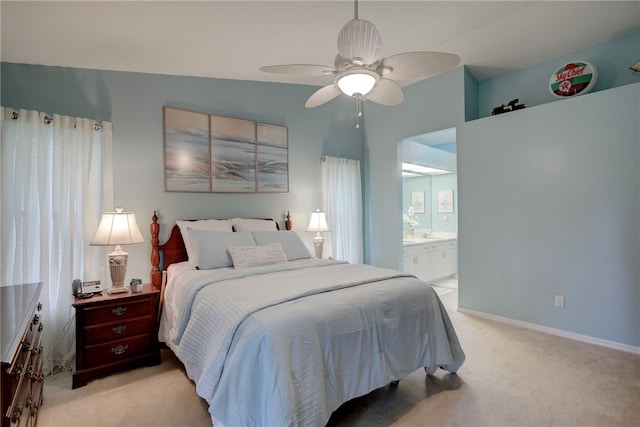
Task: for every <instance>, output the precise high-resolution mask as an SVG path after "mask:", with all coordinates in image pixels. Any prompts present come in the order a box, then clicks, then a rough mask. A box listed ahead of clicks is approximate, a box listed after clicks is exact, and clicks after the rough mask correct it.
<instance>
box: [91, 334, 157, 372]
mask: <svg viewBox="0 0 640 427" xmlns="http://www.w3.org/2000/svg"><path fill="white" fill-rule="evenodd" d="M151 342H152V341H151V335H150V334H144V335H136V336H133V337H130V338H125V339H121V340H114V341H109V342H107V343H104V344H97V345H90V346H86V347H85V348H84V352H85V360H86V361H87V365H88V366H89V367H90V366H99V365H103V364H106V363H111V362H118V361H121V360H126V359H128V358H130V357H131V356H135V355H136V354H142V353H145V352H149V349H150V348H152V347H151Z"/></svg>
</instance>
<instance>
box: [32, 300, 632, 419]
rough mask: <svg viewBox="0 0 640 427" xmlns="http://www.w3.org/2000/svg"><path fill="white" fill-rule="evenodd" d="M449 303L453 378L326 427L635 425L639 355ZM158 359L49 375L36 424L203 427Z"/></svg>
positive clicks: (348, 413)
mask: <svg viewBox="0 0 640 427" xmlns="http://www.w3.org/2000/svg"><path fill="white" fill-rule="evenodd" d="M457 297H458V295H457V291H453V292H449V293H446V294H444V295H442V296H441V299H442V301H443V302H444V304H445V306H446V307H447V309H448V311H449V313H450V316H451V318H452V321H453V323H454V325H455V327H456V329H457V331H458V336H459V338H460V341H461V343H462V346H463V348H464V350H465V353H466V355H467V360H466V362H465V364H464V365H463V366H462V368H461V369H460V371H459V372H458V375H452V374H448V373H446V372H444V371H441V370H439V371H438V372H437V373H436V375H435V376H434V377H427V376H426V375H425V374H424V371H423V370H421V369H420V370H418V371H416V372H414V373H412V374H411V375H409V376H407V377H406V378H405V379H403V380H401V381H400V383H399V384H398V386H397V387H391V386H389V387H384V388H382V389H380V390H376V391H374V392H372V393H370V394H369V395H367V396H363V397H361V398H358V399H354V400H352V401H351V402H348V403H346V404H344V405H343V406H342V407H341V408H339V409H338V410H337V411H336V412H335V413H334V416H333V417H332V419H331V421H330V422H329V425H330V426H334V427H335V426H363V427H370V426H403V427H404V426H491V427H494V426H597V427H615V426H620V427H622V426H625V427H626V426H629V427H631V426H639V425H640V356H638V355H634V354H630V353H625V352H621V351H617V350H612V349H608V348H604V347H598V346H595V345H591V344H586V343H581V342H577V341H573V340H569V339H566V338H561V337H557V336H552V335H547V334H544V333H541V332H537V331H532V330H528V329H524V328H520V327H516V326H511V325H506V324H502V323H499V322H495V321H492V320H488V319H484V318H478V317H474V316H472V315H469V314H464V313H459V312H457V311H456V307H457ZM162 356H163V361H162V364H161V365H159V366H155V367H151V368H148V367H143V368H138V369H133V370H129V371H125V372H122V373H119V374H116V375H112V376H110V377H106V378H102V379H97V380H94V381H92V382H90V383H89V384H88V385H87V386H86V387H82V388H78V389H76V390H71V376H70V373H68V372H64V373H60V374H56V375H54V376H50V377H47V378H46V380H45V392H44V393H45V394H44V397H45V403H44V406H43V407H42V410H41V413H40V419H39V423H38V425H39V426H40V427H50V426H210V425H211V421H210V418H209V415H208V413H207V410H206V404H205V403H204V402H203V401H202V400H201V399H200V398H199V397H198V396H197V395H196V393H195V387H194V385H193V383H192V382H191V381H190V380H189V379H188V378H187V377H186V376H185V374H184V370H183V368H182V366H181V365H180V363H179V362H177V361H176V359H175V357H174V356H173V355H172V354H171V352H170V351H168V350H163V354H162ZM227 427H234V426H227Z"/></svg>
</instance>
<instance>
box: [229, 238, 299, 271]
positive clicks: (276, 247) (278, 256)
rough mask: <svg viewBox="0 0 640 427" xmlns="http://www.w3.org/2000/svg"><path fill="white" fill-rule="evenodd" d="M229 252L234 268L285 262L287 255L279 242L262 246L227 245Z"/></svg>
mask: <svg viewBox="0 0 640 427" xmlns="http://www.w3.org/2000/svg"><path fill="white" fill-rule="evenodd" d="M229 254H230V255H231V259H232V260H233V267H234V268H247V267H257V266H260V265H269V264H281V263H283V262H287V256H286V255H285V253H284V250H282V245H280V243H277V242H276V243H271V244H270V245H264V246H229Z"/></svg>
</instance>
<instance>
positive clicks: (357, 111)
mask: <svg viewBox="0 0 640 427" xmlns="http://www.w3.org/2000/svg"><path fill="white" fill-rule="evenodd" d="M360 102H361V101H360V97H358V98H356V129H360V117H362V110H361V105H360Z"/></svg>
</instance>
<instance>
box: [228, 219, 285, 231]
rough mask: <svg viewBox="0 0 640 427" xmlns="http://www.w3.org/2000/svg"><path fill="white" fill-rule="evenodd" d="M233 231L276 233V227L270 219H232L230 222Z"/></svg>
mask: <svg viewBox="0 0 640 427" xmlns="http://www.w3.org/2000/svg"><path fill="white" fill-rule="evenodd" d="M231 224H232V225H233V229H234V230H235V231H277V230H278V226H277V225H276V222H275V221H274V220H272V219H245V218H233V219H232V220H231Z"/></svg>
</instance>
